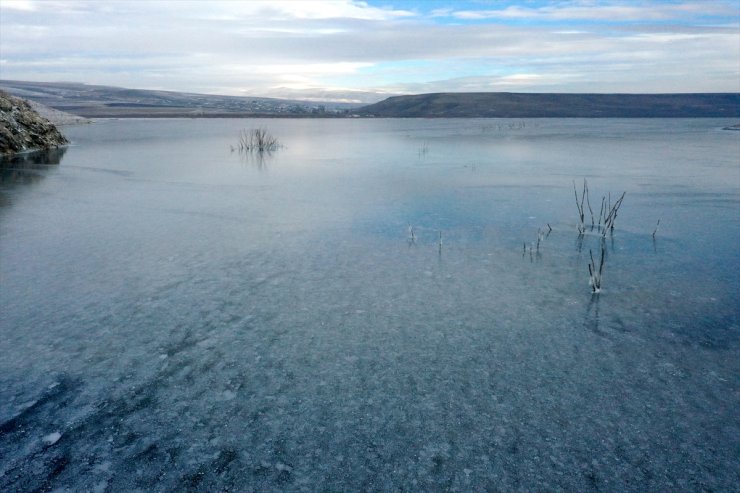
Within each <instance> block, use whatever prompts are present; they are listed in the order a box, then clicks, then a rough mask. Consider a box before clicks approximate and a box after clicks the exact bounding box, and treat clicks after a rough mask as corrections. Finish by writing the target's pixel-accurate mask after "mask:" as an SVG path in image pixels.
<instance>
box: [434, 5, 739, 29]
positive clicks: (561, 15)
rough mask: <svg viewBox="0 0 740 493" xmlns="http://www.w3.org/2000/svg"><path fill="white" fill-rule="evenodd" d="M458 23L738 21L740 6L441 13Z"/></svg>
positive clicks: (549, 7)
mask: <svg viewBox="0 0 740 493" xmlns="http://www.w3.org/2000/svg"><path fill="white" fill-rule="evenodd" d="M437 15H448V16H452V17H456V18H458V19H466V20H480V19H533V20H541V21H542V20H547V21H571V22H572V21H584V20H588V21H606V22H612V23H613V22H635V21H639V22H646V21H666V20H681V19H684V18H687V17H689V18H696V17H697V16H699V17H709V16H727V17H737V16H738V10H737V4H734V5H733V4H732V3H728V2H726V1H724V2H722V1H713V0H705V1H702V2H685V3H665V2H643V3H642V4H637V5H636V4H635V3H634V2H629V3H628V2H562V3H560V2H558V3H556V4H554V5H545V6H541V7H522V6H517V5H510V6H507V7H504V8H499V9H484V10H452V11H449V10H448V11H444V12H442V11H438V12H437Z"/></svg>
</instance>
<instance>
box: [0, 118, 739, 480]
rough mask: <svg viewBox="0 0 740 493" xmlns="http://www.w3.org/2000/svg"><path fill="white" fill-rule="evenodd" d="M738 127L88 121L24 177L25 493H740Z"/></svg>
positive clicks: (14, 261) (0, 472) (2, 367)
mask: <svg viewBox="0 0 740 493" xmlns="http://www.w3.org/2000/svg"><path fill="white" fill-rule="evenodd" d="M734 123H736V122H734V121H726V120H712V119H702V120H691V119H687V120H577V119H573V120H557V119H552V120H550V119H543V120H351V119H342V120H161V121H153V120H127V121H113V120H111V121H99V122H97V123H95V124H92V125H86V126H78V127H67V128H65V129H64V130H65V131H66V134H67V135H68V136H69V137H70V139H71V140H72V141H73V145H72V146H70V147H69V148H68V149H67V150H66V152H59V153H56V154H55V155H50V156H45V157H41V158H40V163H38V164H33V163H28V162H25V163H24V162H15V163H10V164H8V163H6V164H5V169H4V170H3V171H2V174H1V175H0V177H1V178H2V182H0V310H1V312H0V491H4V492H5V491H7V492H14V491H19V492H25V491H100V492H103V491H189V490H193V491H276V492H277V491H281V492H282V491H460V492H467V491H620V492H623V491H636V492H637V491H732V490H735V491H736V488H737V486H738V484H740V472H739V471H740V459H739V457H740V389H739V387H738V384H739V383H740V378H739V375H740V372H739V370H740V357H739V356H740V326H739V322H738V314H739V312H740V250H739V249H738V240H739V239H740V133H738V132H731V131H726V130H722V128H723V127H725V126H727V125H729V124H734ZM256 127H265V128H267V129H268V130H269V131H270V132H271V133H272V134H273V135H275V136H276V137H277V138H278V139H279V140H280V141H281V142H282V143H283V145H284V147H283V148H281V149H279V150H278V151H277V152H275V153H273V154H271V155H264V156H262V157H261V158H259V156H255V155H251V156H249V155H247V156H245V155H240V154H239V152H232V151H231V149H230V147H231V146H232V145H236V143H237V137H238V134H239V131H240V130H241V129H249V128H256ZM45 160H56V161H59V164H58V165H46V164H45V163H46V162H48V161H45ZM583 178H587V179H588V183H589V188H590V198H591V202H592V206H593V207H594V208H596V209H598V207H599V205H600V203H601V197H602V196H603V195H607V194H608V193H609V192H610V193H611V197H612V201H614V200H615V198H616V197H617V196H618V195H619V194H621V193H622V192H623V191H626V192H627V194H626V197H625V199H624V203H623V205H622V207H621V209H620V210H619V216H618V218H617V220H616V227H615V231H614V234H613V236H607V240H606V251H607V258H606V262H605V267H604V275H603V290H602V292H601V294H600V295H598V296H593V295H592V294H591V289H590V287H589V284H588V280H589V277H588V267H587V264H588V258H589V250H593V251H594V253H597V252H598V251H599V245H600V240H599V236H598V234H594V233H592V232H591V231H590V230H589V231H588V232H587V234H586V235H584V236H583V237H581V238H579V235H578V232H577V230H576V226H577V211H576V204H575V199H574V194H573V180H575V181H576V182H577V183H578V184H579V187H580V184H581V183H582V180H583ZM586 213H587V214H588V211H586ZM658 219H660V221H661V222H660V228H659V230H658V232H657V234H656V235H655V238H653V236H652V233H653V231H654V230H655V225H656V223H657V221H658ZM587 220H588V222H589V223H590V219H587ZM548 224H549V227H548ZM409 226H411V227H413V229H414V242H413V243H412V242H411V241H410V238H409V236H410V235H409ZM550 227H551V228H552V231H550ZM538 229H539V230H540V231H542V232H545V233H547V234H546V235H545V236H544V237H543V238H542V239H541V241H540V246H539V250H537V249H536V241H537V238H538ZM440 231H441V233H442V243H443V244H442V246H441V248H440V246H439V244H438V239H439V232H440ZM525 244H526V245H527V246H526V250H525V251H523V250H524V248H523V245H525Z"/></svg>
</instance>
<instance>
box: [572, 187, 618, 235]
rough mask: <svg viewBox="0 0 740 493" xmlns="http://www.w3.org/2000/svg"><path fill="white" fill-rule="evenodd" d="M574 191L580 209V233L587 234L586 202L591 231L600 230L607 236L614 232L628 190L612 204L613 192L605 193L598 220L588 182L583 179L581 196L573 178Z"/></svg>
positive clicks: (577, 206)
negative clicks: (592, 206)
mask: <svg viewBox="0 0 740 493" xmlns="http://www.w3.org/2000/svg"><path fill="white" fill-rule="evenodd" d="M573 193H574V194H575V196H576V208H577V209H578V218H579V223H578V226H577V228H578V234H579V235H584V234H586V212H585V208H584V204H585V206H586V207H588V211H589V214H590V215H591V231H594V230H596V231H599V232H600V233H601V236H602V237H605V236H606V233H607V232H609V233H610V234H613V233H614V221H615V220H616V219H617V212H618V211H619V207H620V206H621V205H622V201H623V200H624V196H625V194H626V193H627V192H622V195H621V196H620V197H619V199H617V201H616V202H614V204H613V205H612V194H611V193H609V194H608V195H603V196H602V197H601V209H600V210H599V215H598V221H596V219H595V218H594V211H593V209H592V208H591V200H590V199H589V194H588V182H587V181H586V179H585V178H584V179H583V190H582V191H581V196H580V197H579V196H578V189H577V188H576V182H575V180H573Z"/></svg>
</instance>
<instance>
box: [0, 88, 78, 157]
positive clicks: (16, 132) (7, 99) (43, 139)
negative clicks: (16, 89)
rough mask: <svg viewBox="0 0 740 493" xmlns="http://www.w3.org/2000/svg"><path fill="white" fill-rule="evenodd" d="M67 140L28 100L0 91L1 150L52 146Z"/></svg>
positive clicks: (21, 150)
mask: <svg viewBox="0 0 740 493" xmlns="http://www.w3.org/2000/svg"><path fill="white" fill-rule="evenodd" d="M66 143H67V139H66V138H65V137H64V135H62V134H61V132H59V130H57V128H56V127H55V126H54V125H53V124H52V123H51V122H50V121H49V120H47V119H46V118H43V117H41V116H40V115H39V114H38V113H37V112H36V111H34V110H33V108H31V105H30V104H28V102H27V101H25V100H23V99H19V98H16V97H13V96H11V95H9V94H8V93H5V92H2V91H0V154H16V153H18V152H23V151H31V150H40V149H52V148H55V147H59V146H61V145H64V144H66Z"/></svg>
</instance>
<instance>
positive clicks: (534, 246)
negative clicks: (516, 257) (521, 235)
mask: <svg viewBox="0 0 740 493" xmlns="http://www.w3.org/2000/svg"><path fill="white" fill-rule="evenodd" d="M550 233H552V226H550V224H549V223H548V224H547V232H545V230H544V229H543V228H537V241H533V242H531V243H530V244H529V259H530V260H533V259H534V256H535V255H537V257H538V258H539V256H540V244H541V243H542V242H543V241H544V240H545V239H546V238H547V237H548V236H550ZM526 254H527V242H526V241H525V242H524V243H523V247H522V257H524V256H525V255H526Z"/></svg>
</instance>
